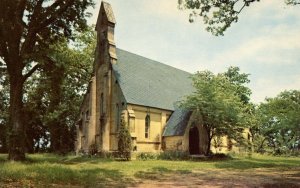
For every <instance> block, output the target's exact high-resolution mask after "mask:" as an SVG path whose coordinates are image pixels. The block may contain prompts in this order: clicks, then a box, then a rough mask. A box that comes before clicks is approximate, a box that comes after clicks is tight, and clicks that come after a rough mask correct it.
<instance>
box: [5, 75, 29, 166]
mask: <svg viewBox="0 0 300 188" xmlns="http://www.w3.org/2000/svg"><path fill="white" fill-rule="evenodd" d="M9 73H10V74H9V80H10V106H9V123H8V124H9V128H10V129H9V138H8V139H9V140H8V145H9V147H8V149H9V152H8V153H9V155H8V159H9V160H14V161H21V160H24V159H25V151H24V127H23V122H22V108H23V101H22V98H23V86H24V81H23V77H22V71H20V70H19V71H18V70H15V73H13V74H11V72H9Z"/></svg>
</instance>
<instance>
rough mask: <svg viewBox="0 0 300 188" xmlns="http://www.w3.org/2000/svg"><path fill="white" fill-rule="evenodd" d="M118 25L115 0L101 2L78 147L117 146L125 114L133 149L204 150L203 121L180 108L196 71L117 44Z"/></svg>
mask: <svg viewBox="0 0 300 188" xmlns="http://www.w3.org/2000/svg"><path fill="white" fill-rule="evenodd" d="M115 24H116V20H115V17H114V14H113V11H112V8H111V6H110V4H108V3H106V2H102V3H101V7H100V11H99V15H98V20H97V24H96V31H97V47H96V52H95V62H94V68H93V76H92V77H91V80H90V83H89V86H88V90H87V93H86V94H85V97H84V101H83V103H82V106H81V110H80V118H79V121H78V123H77V139H76V143H75V150H76V152H88V151H89V149H90V147H91V145H94V146H96V148H97V150H98V151H106V152H110V151H116V150H117V149H118V139H117V133H118V128H119V126H120V119H121V117H123V118H124V119H125V121H126V123H127V125H128V128H129V131H130V134H131V138H132V141H133V150H134V151H137V152H160V151H170V150H172V151H174V150H176V151H185V152H189V153H191V154H202V153H204V151H205V150H206V145H207V142H208V140H207V134H206V131H205V129H204V128H203V127H202V125H201V120H200V119H199V118H196V117H193V116H194V114H193V113H192V112H189V111H184V110H182V109H178V108H176V103H177V102H178V101H180V100H181V99H183V97H184V96H186V95H188V94H190V93H191V92H192V91H193V86H192V80H191V79H190V76H191V74H190V73H188V72H185V71H182V70H179V69H176V68H174V67H171V66H168V65H165V64H163V63H160V62H157V61H153V60H151V59H148V58H145V57H142V56H139V55H136V54H134V53H131V52H128V51H125V50H121V49H118V48H117V47H116V44H115V42H114V29H115ZM223 143H224V144H223V147H219V148H221V149H220V151H221V150H222V151H223V150H224V151H225V150H227V149H228V147H227V141H226V139H225V140H224V142H223ZM212 149H214V147H212Z"/></svg>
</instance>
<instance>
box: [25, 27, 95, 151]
mask: <svg viewBox="0 0 300 188" xmlns="http://www.w3.org/2000/svg"><path fill="white" fill-rule="evenodd" d="M74 35H75V38H74V42H73V43H72V45H70V44H69V43H68V41H67V40H62V41H59V42H58V43H57V44H54V45H52V46H51V51H50V52H49V56H50V57H51V59H48V60H47V61H46V60H45V61H44V62H43V64H42V66H41V69H40V70H39V71H37V72H36V73H35V74H34V75H33V76H32V77H31V78H29V79H28V80H27V82H26V85H25V86H26V87H25V90H26V92H25V95H26V96H27V97H26V100H25V104H24V106H25V108H24V114H25V119H26V121H25V122H26V124H25V127H26V140H27V141H26V144H27V149H28V151H29V152H39V151H45V150H49V149H50V148H48V147H49V144H50V143H51V145H50V147H51V151H54V152H58V153H67V152H69V151H72V150H73V145H74V137H75V123H76V121H77V116H78V111H79V107H80V105H81V102H82V98H83V94H84V93H85V91H86V88H87V83H88V82H89V79H90V74H91V72H92V65H93V50H94V48H95V33H94V31H93V28H92V27H89V28H88V29H87V30H86V31H85V32H82V33H79V32H75V33H74Z"/></svg>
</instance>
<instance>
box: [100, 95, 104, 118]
mask: <svg viewBox="0 0 300 188" xmlns="http://www.w3.org/2000/svg"><path fill="white" fill-rule="evenodd" d="M103 103H104V97H103V93H101V97H100V115H103V113H104V104H103Z"/></svg>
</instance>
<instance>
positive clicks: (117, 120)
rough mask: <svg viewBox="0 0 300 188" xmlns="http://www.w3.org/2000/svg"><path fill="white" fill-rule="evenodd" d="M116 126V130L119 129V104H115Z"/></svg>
mask: <svg viewBox="0 0 300 188" xmlns="http://www.w3.org/2000/svg"><path fill="white" fill-rule="evenodd" d="M115 120H116V127H117V130H118V129H119V125H120V107H119V104H116V119H115Z"/></svg>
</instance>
